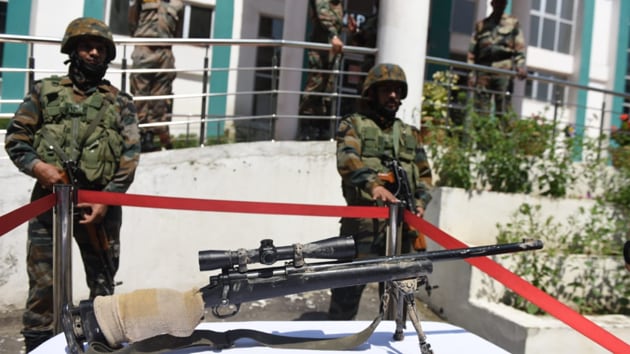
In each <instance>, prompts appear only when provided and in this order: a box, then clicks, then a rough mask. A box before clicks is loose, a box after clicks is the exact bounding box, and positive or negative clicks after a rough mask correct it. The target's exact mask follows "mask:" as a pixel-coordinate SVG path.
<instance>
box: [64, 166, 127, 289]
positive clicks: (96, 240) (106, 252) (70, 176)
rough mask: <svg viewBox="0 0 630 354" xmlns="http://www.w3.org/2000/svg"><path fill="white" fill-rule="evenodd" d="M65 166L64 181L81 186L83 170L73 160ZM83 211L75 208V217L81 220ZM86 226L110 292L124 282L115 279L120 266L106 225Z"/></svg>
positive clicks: (105, 287)
mask: <svg viewBox="0 0 630 354" xmlns="http://www.w3.org/2000/svg"><path fill="white" fill-rule="evenodd" d="M63 168H64V171H63V174H62V178H63V181H64V183H65V184H70V185H72V187H74V188H75V189H77V188H79V184H80V182H81V181H85V174H84V172H83V171H81V170H80V169H79V167H78V166H77V164H76V163H75V162H74V161H72V160H65V161H64V162H63ZM77 195H78V194H77V193H74V196H75V198H76V196H77ZM74 203H75V204H76V200H74ZM82 212H84V210H81V209H79V210H75V212H74V215H73V217H74V218H75V219H76V220H77V221H78V220H81V218H82V215H81V213H82ZM84 227H85V229H86V231H87V233H88V237H89V239H90V244H91V245H92V249H93V250H94V253H96V254H97V255H98V258H99V260H100V262H101V266H102V267H103V275H104V276H105V279H104V281H105V282H106V284H105V285H104V286H103V289H105V290H106V291H108V292H110V290H109V289H113V288H114V287H115V286H117V285H121V284H122V283H121V282H116V281H115V279H114V274H116V270H117V268H118V267H117V266H116V265H115V264H114V254H113V250H112V249H111V247H110V245H109V240H108V239H107V233H106V232H105V226H104V225H103V224H102V223H101V224H98V225H95V224H93V223H91V224H85V225H84Z"/></svg>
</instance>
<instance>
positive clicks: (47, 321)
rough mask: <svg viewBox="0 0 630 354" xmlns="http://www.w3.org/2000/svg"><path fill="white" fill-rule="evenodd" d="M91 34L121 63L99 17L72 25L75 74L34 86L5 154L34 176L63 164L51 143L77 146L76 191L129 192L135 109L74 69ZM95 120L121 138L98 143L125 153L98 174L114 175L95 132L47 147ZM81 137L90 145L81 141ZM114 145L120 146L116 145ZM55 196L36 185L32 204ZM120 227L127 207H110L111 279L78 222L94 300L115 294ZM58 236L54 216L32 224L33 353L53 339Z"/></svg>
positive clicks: (27, 330)
mask: <svg viewBox="0 0 630 354" xmlns="http://www.w3.org/2000/svg"><path fill="white" fill-rule="evenodd" d="M85 35H92V36H98V37H101V38H104V39H105V40H106V42H107V44H108V58H107V60H106V63H108V62H109V61H110V60H112V59H113V58H114V57H115V55H116V49H115V46H114V44H113V41H112V37H111V33H110V32H109V29H108V28H107V25H105V24H104V23H102V22H100V21H98V20H95V19H85V18H83V19H77V20H75V21H73V22H72V23H71V24H70V25H69V26H68V29H67V31H66V36H65V38H64V41H63V46H62V52H63V53H66V54H69V55H70V57H71V58H75V59H73V60H72V64H71V66H70V69H69V75H68V76H64V77H52V78H47V79H44V80H40V81H37V82H36V83H35V84H34V85H33V87H32V89H31V90H30V92H29V94H28V95H27V96H26V97H25V98H24V101H23V102H22V103H21V104H20V106H19V108H18V110H17V111H16V113H15V115H14V116H13V118H12V119H11V121H10V123H9V126H8V128H7V135H6V138H5V149H6V152H7V154H8V156H9V157H10V158H11V160H12V161H13V163H14V164H15V165H16V166H17V167H18V168H19V170H20V171H22V172H23V173H25V174H27V175H29V176H32V177H35V175H34V172H33V168H34V166H35V165H36V164H37V163H39V162H46V163H49V164H53V165H57V166H61V161H60V160H61V159H62V158H61V157H59V156H58V153H56V151H54V150H53V149H50V148H47V146H48V145H55V146H57V147H59V149H62V150H65V149H67V148H68V145H74V144H76V143H77V140H79V141H78V142H79V144H78V145H79V147H78V149H79V150H80V151H82V152H81V158H79V159H78V160H79V165H78V166H79V169H80V172H81V175H82V178H81V179H80V180H79V183H78V185H77V188H80V189H91V190H102V191H108V192H119V193H124V192H126V191H127V189H128V188H129V186H130V184H131V183H132V181H133V178H134V174H135V170H136V166H137V164H138V158H139V155H140V143H139V139H140V137H139V132H138V121H137V117H136V112H135V106H134V105H133V102H132V99H131V97H130V96H129V95H127V94H124V93H121V92H119V91H118V89H116V88H115V87H113V86H112V85H111V84H110V83H109V82H108V81H107V80H103V79H102V77H101V78H98V76H97V79H98V81H94V82H92V84H89V83H87V82H83V81H82V80H81V79H80V76H81V74H80V73H77V71H76V68H77V65H79V64H77V62H76V61H75V60H77V59H76V54H75V48H76V43H77V42H78V41H79V40H80V37H82V36H85ZM78 60H80V59H78ZM105 69H106V66H105ZM103 74H104V71H103ZM77 75H78V76H77ZM99 75H100V74H99ZM95 117H98V118H96V119H98V122H99V123H98V124H97V127H96V128H95V130H94V132H110V133H107V134H105V136H109V135H112V134H116V135H114V136H112V137H111V138H110V137H108V138H106V140H104V141H103V140H98V141H97V144H96V145H99V144H108V145H109V146H106V149H111V150H116V151H118V152H119V154H120V156H119V157H118V161H112V165H113V168H112V169H111V173H110V174H108V175H107V176H104V175H103V174H102V173H100V172H96V171H101V172H103V171H106V170H108V168H107V166H105V167H103V166H104V165H105V164H107V163H108V162H107V161H109V159H107V158H105V157H104V156H105V155H99V156H96V157H95V158H94V159H91V160H89V159H90V158H89V156H88V155H90V151H98V146H96V145H94V141H93V140H92V137H94V136H95V135H94V134H92V135H89V136H87V137H85V136H83V137H78V138H77V139H76V140H72V138H70V137H66V141H67V140H70V141H69V142H68V143H67V144H66V143H64V142H61V141H57V140H55V141H54V142H52V143H49V142H48V141H47V140H45V139H46V135H45V134H44V133H42V131H43V130H45V129H48V128H49V127H56V126H63V124H66V123H69V124H71V125H75V124H77V125H78V126H79V127H82V126H87V125H88V124H89V122H90V121H91V120H90V119H95ZM77 122H80V123H77ZM50 129H53V128H50ZM49 131H51V130H49ZM79 131H81V130H79ZM88 131H89V130H88ZM99 134H100V133H99ZM42 135H44V138H41V136H42ZM49 136H50V135H49ZM82 139H85V140H83V141H81V140H82ZM86 140H87V141H86ZM81 143H83V144H81ZM116 144H119V145H118V146H116ZM42 149H43V150H42ZM90 149H91V150H90ZM66 151H67V150H66ZM107 156H109V155H107ZM86 159H88V160H86ZM103 160H107V161H103ZM90 162H92V163H96V165H97V166H98V167H94V168H95V169H92V168H90V167H87V166H88V165H89V163H90ZM103 173H105V172H103ZM102 177H107V178H106V179H103V178H102ZM50 193H51V190H50V189H45V188H44V187H43V186H42V185H41V184H40V183H39V181H37V182H36V183H35V186H34V187H33V192H32V194H31V201H34V200H37V199H39V198H41V197H43V196H46V195H48V194H50ZM121 222H122V211H121V207H120V206H109V207H108V210H107V214H106V215H105V217H104V219H103V221H102V223H101V224H97V225H94V226H96V228H98V229H99V230H100V235H101V237H102V239H100V240H101V242H107V246H106V247H107V248H108V249H109V251H108V256H109V257H108V258H107V260H108V261H109V262H110V264H109V266H110V268H111V272H110V273H113V274H106V273H105V266H104V261H105V258H103V249H104V247H100V248H99V246H98V245H96V244H93V243H91V242H90V240H91V239H90V237H89V235H88V230H87V227H88V226H86V225H83V224H79V223H78V218H75V222H74V225H73V227H74V235H73V236H74V238H75V240H76V241H77V244H78V246H79V249H80V251H81V256H82V259H83V264H84V269H85V273H86V281H87V284H88V286H89V288H90V297H92V298H93V297H95V296H97V295H105V294H111V293H113V284H112V280H113V279H112V278H113V276H114V275H115V273H116V270H117V269H118V259H119V251H120V242H119V241H120V237H119V235H120V226H121ZM91 225H93V224H91ZM90 227H91V226H90ZM52 233H53V216H52V211H50V210H49V211H47V212H45V213H43V214H41V215H39V216H37V217H35V218H33V219H31V220H30V221H29V223H28V240H27V273H28V277H29V294H28V299H27V302H26V310H25V312H24V315H23V324H24V329H23V331H22V333H23V335H24V337H25V344H26V349H27V352H28V351H30V350H32V349H34V348H35V347H37V346H38V345H39V344H41V343H42V342H43V341H45V340H47V339H48V338H49V337H52V335H53V333H52V324H53V299H52V294H53V289H52V286H53V284H52V277H53V273H52V267H53V259H52V258H53V235H52ZM101 245H102V243H101Z"/></svg>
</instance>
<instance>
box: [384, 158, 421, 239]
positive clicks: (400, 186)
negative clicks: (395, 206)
mask: <svg viewBox="0 0 630 354" xmlns="http://www.w3.org/2000/svg"><path fill="white" fill-rule="evenodd" d="M381 160H382V161H383V164H384V165H385V167H387V168H388V169H389V172H387V173H379V174H378V178H379V179H380V180H381V181H383V182H386V183H385V187H386V188H387V190H389V191H390V192H391V193H392V194H393V195H394V196H395V197H396V198H398V199H399V200H400V201H401V203H402V205H403V207H404V208H405V209H407V210H409V211H410V212H411V213H413V214H414V215H415V214H416V213H417V212H418V206H417V205H416V198H415V192H414V191H413V190H412V189H411V186H409V177H408V175H407V171H405V169H404V168H403V167H402V165H401V164H400V162H398V160H396V159H394V158H392V157H391V156H388V155H383V156H382V157H381ZM400 215H402V213H401V214H400ZM410 229H411V230H413V228H411V227H410ZM415 231H416V232H418V237H417V238H416V240H415V242H414V248H415V249H416V250H426V248H427V244H426V240H425V236H424V235H422V234H421V233H420V232H419V231H418V230H415Z"/></svg>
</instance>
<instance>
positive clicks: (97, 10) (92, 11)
mask: <svg viewBox="0 0 630 354" xmlns="http://www.w3.org/2000/svg"><path fill="white" fill-rule="evenodd" d="M83 17H92V18H97V19H99V20H103V19H104V18H105V0H83Z"/></svg>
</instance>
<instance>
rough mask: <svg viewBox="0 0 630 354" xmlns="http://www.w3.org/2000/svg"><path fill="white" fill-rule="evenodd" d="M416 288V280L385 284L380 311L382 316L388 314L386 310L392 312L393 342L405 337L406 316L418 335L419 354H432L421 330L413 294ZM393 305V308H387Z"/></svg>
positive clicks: (395, 281)
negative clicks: (394, 326) (394, 327)
mask: <svg viewBox="0 0 630 354" xmlns="http://www.w3.org/2000/svg"><path fill="white" fill-rule="evenodd" d="M417 288H418V279H417V278H413V279H405V280H394V281H388V282H386V283H385V290H384V291H383V296H382V297H381V311H382V313H383V315H384V316H386V315H387V314H388V312H387V311H388V310H390V311H393V312H394V320H395V322H396V330H395V331H394V334H393V336H392V338H393V339H394V340H395V341H401V340H403V339H404V337H405V335H404V333H403V330H404V329H405V322H406V317H407V314H408V315H409V319H410V320H411V323H412V324H413V327H414V328H415V330H416V333H417V335H418V343H419V345H420V353H421V354H433V350H432V349H431V344H429V342H427V336H426V335H425V334H424V331H423V330H422V325H421V324H420V315H419V314H418V310H417V308H416V300H415V293H416V290H417ZM390 305H393V307H394V308H391V309H390V308H389V306H390Z"/></svg>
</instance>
